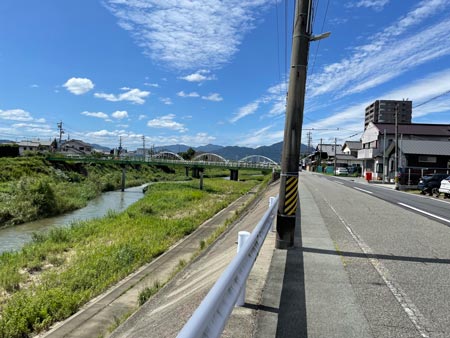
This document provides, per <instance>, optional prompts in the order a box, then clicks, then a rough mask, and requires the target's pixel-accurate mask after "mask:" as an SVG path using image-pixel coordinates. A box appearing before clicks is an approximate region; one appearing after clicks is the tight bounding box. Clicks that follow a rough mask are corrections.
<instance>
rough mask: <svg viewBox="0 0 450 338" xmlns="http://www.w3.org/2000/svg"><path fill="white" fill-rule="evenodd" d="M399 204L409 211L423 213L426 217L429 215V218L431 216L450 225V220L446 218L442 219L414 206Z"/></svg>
mask: <svg viewBox="0 0 450 338" xmlns="http://www.w3.org/2000/svg"><path fill="white" fill-rule="evenodd" d="M398 204H400V205H402V206H404V207H406V208H409V209H412V210H415V211H418V212H420V213H422V214H425V215H428V216H431V217H434V218H437V219H440V220H441V221H444V222H447V223H450V220H448V219H446V218H444V217H440V216H437V215H434V214H432V213H429V212H427V211H424V210H420V209H417V208H415V207H412V206H410V205H408V204H405V203H400V202H398Z"/></svg>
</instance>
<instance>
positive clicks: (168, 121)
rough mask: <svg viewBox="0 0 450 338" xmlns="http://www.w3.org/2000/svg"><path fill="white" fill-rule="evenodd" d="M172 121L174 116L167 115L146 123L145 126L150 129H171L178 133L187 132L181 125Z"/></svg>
mask: <svg viewBox="0 0 450 338" xmlns="http://www.w3.org/2000/svg"><path fill="white" fill-rule="evenodd" d="M174 119H175V115H174V114H168V115H165V116H161V117H159V118H156V119H153V120H150V121H148V122H147V126H148V127H150V128H162V129H172V130H176V131H179V132H185V131H187V128H186V127H185V126H184V125H183V124H182V123H179V122H176V121H174Z"/></svg>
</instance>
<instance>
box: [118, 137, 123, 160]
mask: <svg viewBox="0 0 450 338" xmlns="http://www.w3.org/2000/svg"><path fill="white" fill-rule="evenodd" d="M121 152H122V136H119V148H118V152H117V156H119V157H120V153H121Z"/></svg>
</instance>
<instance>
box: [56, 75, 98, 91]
mask: <svg viewBox="0 0 450 338" xmlns="http://www.w3.org/2000/svg"><path fill="white" fill-rule="evenodd" d="M63 87H65V88H66V89H67V90H68V91H69V92H71V93H72V94H75V95H82V94H85V93H87V92H88V91H90V90H91V89H93V88H94V83H93V82H92V81H91V80H89V79H87V78H80V77H72V78H70V79H69V80H67V81H66V83H64V84H63Z"/></svg>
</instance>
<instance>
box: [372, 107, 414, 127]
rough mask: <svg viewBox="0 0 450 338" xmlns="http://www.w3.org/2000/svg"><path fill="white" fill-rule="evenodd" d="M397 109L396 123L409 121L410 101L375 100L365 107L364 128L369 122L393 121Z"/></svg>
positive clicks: (410, 112) (407, 122) (410, 113)
mask: <svg viewBox="0 0 450 338" xmlns="http://www.w3.org/2000/svg"><path fill="white" fill-rule="evenodd" d="M397 109H398V117H397V118H398V120H397V123H399V124H400V123H401V124H409V123H411V115H412V101H406V100H402V101H396V100H376V101H375V102H373V103H372V104H370V105H369V106H367V107H366V115H365V120H364V129H366V128H367V126H368V125H369V123H370V122H373V123H395V114H396V112H397Z"/></svg>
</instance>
